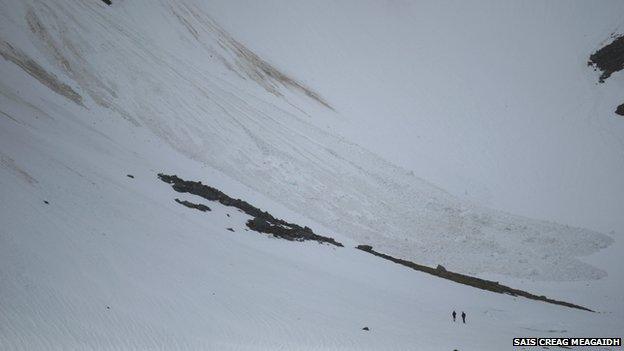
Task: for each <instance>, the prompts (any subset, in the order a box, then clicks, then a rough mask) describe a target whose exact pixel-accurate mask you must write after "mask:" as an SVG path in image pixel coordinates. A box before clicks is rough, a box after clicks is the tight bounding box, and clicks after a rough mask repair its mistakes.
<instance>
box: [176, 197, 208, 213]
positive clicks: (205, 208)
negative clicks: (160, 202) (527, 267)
mask: <svg viewBox="0 0 624 351" xmlns="http://www.w3.org/2000/svg"><path fill="white" fill-rule="evenodd" d="M175 202H177V203H179V204H180V205H184V206H186V207H188V208H194V209H196V210H200V211H202V212H206V211H211V209H210V207H208V206H206V205H202V204H194V203H192V202H190V201H186V200H180V199H175Z"/></svg>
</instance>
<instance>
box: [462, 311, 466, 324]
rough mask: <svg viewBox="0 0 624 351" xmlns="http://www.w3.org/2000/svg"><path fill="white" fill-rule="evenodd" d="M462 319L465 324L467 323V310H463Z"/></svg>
mask: <svg viewBox="0 0 624 351" xmlns="http://www.w3.org/2000/svg"><path fill="white" fill-rule="evenodd" d="M461 316H462V321H463V322H464V324H466V312H464V311H462V314H461Z"/></svg>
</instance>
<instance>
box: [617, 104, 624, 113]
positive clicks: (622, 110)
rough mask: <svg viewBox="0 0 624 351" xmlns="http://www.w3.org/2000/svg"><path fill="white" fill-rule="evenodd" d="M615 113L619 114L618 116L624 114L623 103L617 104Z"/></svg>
mask: <svg viewBox="0 0 624 351" xmlns="http://www.w3.org/2000/svg"><path fill="white" fill-rule="evenodd" d="M615 113H616V114H618V115H620V116H624V104H621V105H620V106H618V107H617V108H616V109H615Z"/></svg>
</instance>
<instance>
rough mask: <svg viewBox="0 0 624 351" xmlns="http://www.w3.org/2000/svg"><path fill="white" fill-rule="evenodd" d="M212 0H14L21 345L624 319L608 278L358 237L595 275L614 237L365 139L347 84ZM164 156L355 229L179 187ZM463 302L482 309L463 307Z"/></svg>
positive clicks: (8, 202) (388, 340)
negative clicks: (454, 191)
mask: <svg viewBox="0 0 624 351" xmlns="http://www.w3.org/2000/svg"><path fill="white" fill-rule="evenodd" d="M213 6H214V5H213ZM232 6H233V7H232V9H234V8H236V7H235V5H232ZM209 8H210V7H209V4H207V3H204V2H201V1H194V0H184V1H171V2H170V1H121V0H120V1H116V2H115V3H114V4H113V6H111V7H107V6H105V5H104V4H103V3H102V2H100V1H85V2H74V1H69V0H57V1H53V2H50V1H38V0H32V1H22V2H15V1H9V0H3V1H0V55H1V57H2V58H3V60H0V76H1V77H2V80H1V81H0V191H1V196H2V199H3V201H2V202H1V203H2V204H1V205H0V206H2V209H1V210H0V219H1V222H2V229H1V230H0V240H1V241H2V243H1V244H0V263H1V264H2V267H3V269H2V270H0V274H1V276H0V277H1V278H0V282H1V283H0V284H1V286H0V288H1V290H0V347H1V348H5V349H68V348H69V349H201V348H209V349H280V348H281V349H293V348H294V349H330V348H333V349H413V348H418V349H452V348H454V347H460V349H484V348H492V349H503V348H506V347H508V346H509V345H510V342H511V341H510V339H511V338H512V337H513V336H519V335H525V334H526V335H529V334H530V335H551V334H553V333H555V334H565V335H566V336H567V335H583V336H586V335H607V334H612V335H615V334H616V333H617V331H619V330H621V326H622V325H623V321H624V311H622V310H623V308H622V306H624V304H623V303H622V301H621V296H620V295H619V294H617V293H611V292H610V291H608V290H607V289H606V288H604V290H601V293H605V294H607V296H606V297H605V298H604V299H602V300H601V301H596V300H595V299H592V294H593V293H594V292H595V291H592V290H574V293H572V294H567V293H565V292H564V291H563V289H558V290H557V289H555V290H552V291H549V293H550V292H552V294H550V295H552V297H555V298H557V297H565V298H573V299H580V300H582V301H578V302H579V303H584V304H587V305H588V306H589V307H593V308H596V309H598V310H599V311H601V312H605V313H599V314H591V313H587V312H581V311H574V310H569V309H565V308H562V307H558V306H550V305H546V304H543V303H538V302H534V301H526V300H523V299H514V298H511V297H508V296H499V295H495V294H491V293H486V292H482V291H477V290H475V289H471V288H468V287H463V286H460V285H456V284H453V283H450V282H445V281H442V280H439V279H436V278H433V277H429V276H426V275H421V274H419V273H416V272H413V271H410V270H408V269H405V268H402V267H400V266H397V265H394V264H392V263H389V262H384V261H382V260H379V259H378V258H375V257H372V256H370V255H367V254H365V253H362V252H359V251H357V250H354V249H352V247H353V246H354V245H356V244H361V243H366V244H372V245H374V246H375V247H376V249H378V250H380V251H383V252H388V253H391V254H393V255H395V256H401V257H405V258H407V259H412V260H414V261H417V262H419V263H426V264H438V263H441V264H444V265H445V266H446V267H447V268H449V269H453V270H457V271H461V272H466V273H477V274H482V275H484V276H488V275H501V276H502V277H504V279H508V281H513V282H517V283H518V284H520V283H522V284H524V283H526V282H527V281H526V280H515V279H529V280H531V281H534V283H533V284H536V286H535V287H536V288H540V287H544V288H546V287H548V288H549V289H550V287H552V286H555V287H560V286H564V283H557V284H562V285H556V284H555V285H544V286H541V285H540V284H541V283H540V282H542V281H569V283H565V284H569V285H565V286H572V287H573V288H575V289H576V288H578V287H580V286H584V285H585V281H587V280H591V279H598V278H604V277H605V276H606V273H607V269H608V266H606V265H604V264H603V263H602V262H601V261H599V260H598V261H596V262H592V264H589V263H588V262H587V260H582V259H580V257H582V256H587V255H590V254H592V253H596V252H598V250H600V249H602V248H605V247H607V246H609V245H610V244H612V243H613V239H612V238H610V237H608V236H606V235H604V234H601V233H598V232H595V231H591V230H587V229H581V228H575V227H569V226H566V225H561V224H556V223H553V222H546V221H538V220H533V219H528V218H524V217H520V216H515V215H510V214H507V213H504V212H500V211H495V210H491V209H486V208H483V207H480V206H478V205H475V204H472V203H470V202H468V201H465V200H462V199H459V198H457V197H455V196H453V195H451V194H449V193H447V192H445V191H444V190H441V189H440V188H438V187H436V186H434V185H432V184H430V183H428V182H426V181H425V180H423V179H421V178H418V177H417V176H416V175H414V173H418V172H409V171H407V170H406V169H404V168H401V167H398V166H395V165H393V164H392V163H391V162H389V161H387V160H386V159H384V158H382V157H380V156H377V155H375V154H373V153H371V152H370V151H367V150H366V149H365V148H362V147H361V146H358V144H357V143H356V142H357V141H358V140H357V138H355V137H353V136H348V135H346V137H345V136H341V134H343V133H342V132H341V128H343V127H340V124H341V123H345V122H340V121H339V120H340V119H341V118H345V117H347V118H352V117H349V116H350V114H349V111H348V110H346V109H344V106H342V105H341V106H338V105H337V103H338V102H340V101H342V100H341V99H340V98H339V97H340V96H339V95H335V94H334V91H333V90H332V89H331V88H328V87H327V85H323V86H319V85H317V84H311V82H312V80H310V79H306V78H305V77H304V78H300V77H299V76H298V75H297V74H296V73H297V72H291V71H288V73H284V72H287V71H281V70H279V69H278V68H277V66H273V65H271V64H270V63H269V61H266V60H265V59H263V58H261V56H258V55H256V54H254V53H253V52H252V51H251V50H249V49H248V48H247V47H246V46H244V45H243V44H242V43H241V42H239V41H237V40H236V39H235V38H234V37H233V36H232V35H231V34H229V33H228V32H227V31H225V30H224V29H222V28H225V27H221V26H220V23H219V21H217V19H218V18H217V17H213V16H211V11H210V10H209ZM214 11H216V10H214ZM215 13H216V12H215ZM333 96H336V99H332V97H333ZM345 134H346V133H345ZM371 144H373V143H370V142H369V143H368V144H367V146H368V145H371ZM379 144H384V143H383V141H380V142H379ZM159 172H165V173H169V174H173V173H175V174H179V175H181V176H183V177H184V178H186V179H193V180H202V181H203V182H204V183H206V184H210V185H215V186H217V187H218V188H220V189H222V190H224V191H225V192H226V193H228V194H230V195H232V196H235V197H240V198H243V199H245V200H247V201H249V202H251V203H252V204H256V205H258V206H259V207H261V208H263V209H267V210H269V211H270V212H271V213H274V214H276V215H277V216H279V217H284V218H287V219H288V220H291V221H294V222H297V223H299V224H302V225H309V226H310V227H312V228H313V229H314V230H315V231H316V232H318V233H320V234H328V235H330V236H333V237H335V238H336V239H338V240H339V241H341V242H343V243H345V244H346V245H345V246H346V247H345V248H344V249H338V248H333V247H329V246H325V245H318V244H316V243H292V242H286V241H281V240H277V239H271V238H268V237H266V236H262V235H259V234H258V233H254V232H246V231H244V221H245V219H246V217H245V216H244V215H242V214H238V213H236V212H232V211H231V210H229V209H226V208H222V207H220V206H219V205H213V204H208V205H209V206H211V207H214V211H212V212H210V213H207V214H204V213H200V212H198V211H193V210H191V209H188V208H185V207H183V206H180V205H179V204H177V203H175V202H173V198H174V197H175V196H178V197H181V196H179V194H175V193H174V192H173V191H172V190H171V189H170V187H169V186H168V185H166V184H164V183H162V182H160V181H159V180H158V179H157V178H156V174H157V173H159ZM127 174H132V175H133V176H134V177H135V178H129V177H127V176H126V175H127ZM181 198H184V197H181ZM188 198H189V200H193V201H197V199H191V198H190V197H188ZM44 201H47V202H48V204H46V203H45V202H44ZM228 211H229V212H228ZM226 213H227V214H230V216H226ZM227 227H232V228H233V229H234V230H235V232H234V233H232V232H230V231H227V230H226V229H225V228H227ZM616 245H619V244H618V243H616ZM613 247H614V246H612V247H611V249H613ZM592 257H593V256H592ZM611 257H614V256H611ZM609 273H612V272H611V271H609ZM501 281H503V279H501ZM603 281H606V282H612V281H611V280H608V278H604V279H601V280H600V281H599V282H603ZM544 284H547V283H544ZM548 284H551V283H548ZM552 284H554V283H552ZM518 287H520V286H518ZM618 287H620V286H619V285H616V288H618ZM535 292H540V291H538V290H535ZM576 292H579V293H576ZM572 302H576V301H572ZM614 304H615V305H614ZM452 308H457V309H459V310H461V309H465V310H466V311H467V312H468V315H469V317H468V318H469V321H470V322H471V323H469V325H468V326H465V327H464V326H459V325H453V324H450V323H449V318H448V314H449V312H450V310H451V309H452ZM473 318H474V322H472V320H473ZM364 326H369V327H370V328H371V332H370V333H366V332H363V331H362V330H361V328H362V327H364ZM475 330H479V333H475ZM553 330H554V331H553ZM549 331H550V332H549ZM603 333H605V334H603Z"/></svg>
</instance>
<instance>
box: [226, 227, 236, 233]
mask: <svg viewBox="0 0 624 351" xmlns="http://www.w3.org/2000/svg"><path fill="white" fill-rule="evenodd" d="M225 229H227V230H229V231H231V232H234V229H232V228H225Z"/></svg>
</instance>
